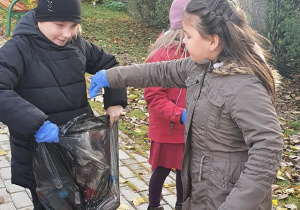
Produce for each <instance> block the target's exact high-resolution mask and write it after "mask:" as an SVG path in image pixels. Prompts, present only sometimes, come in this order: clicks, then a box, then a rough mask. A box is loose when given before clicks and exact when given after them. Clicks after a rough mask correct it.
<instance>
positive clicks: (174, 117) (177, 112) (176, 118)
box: [170, 107, 184, 123]
mask: <svg viewBox="0 0 300 210" xmlns="http://www.w3.org/2000/svg"><path fill="white" fill-rule="evenodd" d="M183 110H184V108H182V107H175V108H174V112H173V115H172V116H171V119H170V120H171V121H172V122H174V123H180V117H181V114H182V112H183Z"/></svg>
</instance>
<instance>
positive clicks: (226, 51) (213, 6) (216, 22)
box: [184, 0, 275, 106]
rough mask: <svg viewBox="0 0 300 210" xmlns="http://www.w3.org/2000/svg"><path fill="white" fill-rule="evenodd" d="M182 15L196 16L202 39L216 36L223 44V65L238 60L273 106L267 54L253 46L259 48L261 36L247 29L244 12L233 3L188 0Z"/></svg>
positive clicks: (228, 1) (271, 77)
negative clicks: (262, 88) (264, 90)
mask: <svg viewBox="0 0 300 210" xmlns="http://www.w3.org/2000/svg"><path fill="white" fill-rule="evenodd" d="M184 15H185V17H186V16H189V15H192V16H196V17H198V21H197V23H196V27H197V30H198V31H199V33H200V34H201V36H202V37H204V38H205V37H207V36H208V35H213V34H216V35H218V36H219V37H220V39H221V43H222V45H223V51H222V52H221V54H220V55H219V60H220V61H222V62H224V63H226V62H230V61H232V60H237V61H239V62H241V63H243V64H245V65H246V66H248V67H249V68H250V71H252V72H251V73H253V74H255V75H256V76H257V77H258V78H259V79H260V80H261V82H262V84H263V85H264V87H265V88H266V89H267V91H268V93H269V95H270V97H271V100H272V103H273V105H274V106H275V85H274V78H273V75H272V72H271V70H270V68H269V66H268V64H267V63H266V62H265V59H264V57H265V58H268V55H267V53H266V51H264V50H263V49H261V51H260V52H258V51H257V47H256V45H261V42H260V41H259V39H260V38H261V37H262V36H260V35H259V34H258V33H257V32H256V31H254V30H253V29H252V28H251V27H250V26H249V24H248V21H247V17H246V15H245V13H244V11H243V10H242V9H241V8H240V7H239V6H238V5H237V4H236V3H235V2H234V1H233V0H191V1H190V2H189V3H188V4H187V6H186V8H185V14H184ZM189 19H190V20H191V18H187V19H186V21H188V20H189ZM184 22H185V20H184ZM190 24H193V25H195V23H190ZM261 52H262V53H263V55H264V57H263V56H261Z"/></svg>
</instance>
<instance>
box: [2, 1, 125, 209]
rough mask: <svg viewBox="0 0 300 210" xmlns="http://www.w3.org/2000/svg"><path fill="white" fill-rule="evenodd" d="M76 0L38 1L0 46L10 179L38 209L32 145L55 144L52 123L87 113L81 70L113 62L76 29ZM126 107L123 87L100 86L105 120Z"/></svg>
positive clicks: (92, 70) (114, 118)
mask: <svg viewBox="0 0 300 210" xmlns="http://www.w3.org/2000/svg"><path fill="white" fill-rule="evenodd" d="M80 23H81V4H80V0H52V1H48V0H39V1H38V6H37V8H36V9H34V10H31V11H29V12H28V13H27V14H25V15H24V16H23V17H22V18H21V20H20V21H19V23H18V25H17V26H16V29H15V31H14V33H13V37H12V38H11V39H10V40H9V41H7V42H6V43H5V45H4V46H3V47H2V48H1V49H0V104H1V106H0V121H1V122H3V123H4V124H6V125H7V126H8V128H9V131H10V141H11V152H12V158H11V165H12V178H11V180H12V183H14V184H17V185H20V186H23V187H25V188H29V189H30V191H31V194H32V198H33V203H34V209H35V210H41V209H44V207H43V206H42V205H41V204H40V202H39V200H38V198H37V195H36V192H35V187H36V183H35V180H34V175H33V171H32V155H33V147H34V144H35V143H40V142H47V143H57V142H58V141H59V138H58V126H59V125H63V124H65V123H66V122H68V121H69V120H70V119H72V118H74V117H76V116H78V115H81V114H83V113H92V109H91V107H90V106H89V103H88V100H87V94H86V82H85V73H86V72H87V73H90V74H95V73H97V71H99V70H101V69H109V68H111V67H113V66H116V65H117V64H118V62H117V61H116V59H115V57H114V56H113V55H110V54H107V53H106V52H105V51H104V50H103V49H101V48H99V47H97V46H95V45H93V44H91V43H89V42H88V41H87V40H85V39H84V38H83V37H82V36H80V35H79V34H78V33H77V32H78V27H79V24H80ZM126 105H127V95H126V89H106V90H105V94H104V108H105V109H106V110H107V113H108V114H109V115H110V122H111V124H112V123H114V122H116V121H117V120H118V118H119V116H120V114H121V113H122V111H123V108H124V107H125V106H126Z"/></svg>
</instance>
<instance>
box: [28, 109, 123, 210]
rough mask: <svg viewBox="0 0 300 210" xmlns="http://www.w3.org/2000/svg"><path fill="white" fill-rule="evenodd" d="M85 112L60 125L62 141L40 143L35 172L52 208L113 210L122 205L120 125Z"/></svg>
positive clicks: (42, 197)
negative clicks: (119, 148) (119, 163)
mask: <svg viewBox="0 0 300 210" xmlns="http://www.w3.org/2000/svg"><path fill="white" fill-rule="evenodd" d="M108 120H109V117H108V115H105V116H99V117H95V116H92V115H88V114H84V115H81V116H78V117H76V118H74V119H72V120H70V121H69V122H68V123H67V124H66V125H64V126H61V127H60V135H59V143H58V144H49V143H39V144H36V148H35V151H34V163H33V171H34V175H35V179H36V183H37V188H36V191H37V194H38V197H39V199H40V201H41V203H42V204H43V206H44V207H45V208H46V209H48V210H52V209H53V210H57V209H61V210H92V209H93V210H110V209H116V208H117V207H118V206H119V205H120V191H119V165H118V159H119V157H118V128H117V124H116V123H114V126H113V128H112V129H110V128H109V122H108Z"/></svg>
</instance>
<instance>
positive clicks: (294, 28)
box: [269, 0, 300, 74]
mask: <svg viewBox="0 0 300 210" xmlns="http://www.w3.org/2000/svg"><path fill="white" fill-rule="evenodd" d="M269 3H270V13H269V20H270V22H269V25H270V30H269V39H270V40H271V42H272V44H273V53H274V56H275V62H276V64H277V65H278V66H279V67H280V66H281V67H282V68H284V69H279V70H281V71H288V72H285V73H286V74H289V73H298V74H300V47H299V46H300V39H299V36H300V21H299V20H300V0H269ZM297 69H298V70H297Z"/></svg>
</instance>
